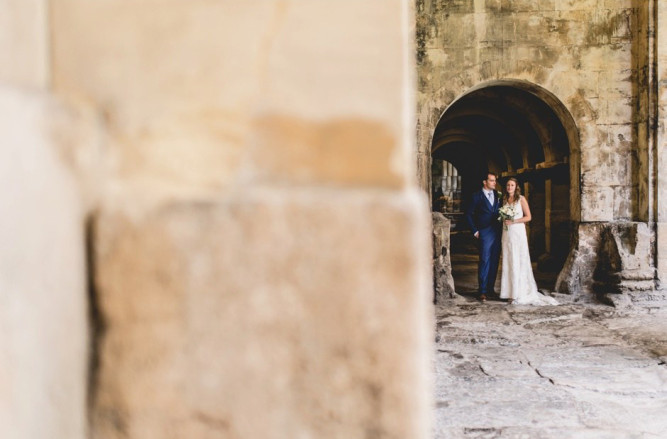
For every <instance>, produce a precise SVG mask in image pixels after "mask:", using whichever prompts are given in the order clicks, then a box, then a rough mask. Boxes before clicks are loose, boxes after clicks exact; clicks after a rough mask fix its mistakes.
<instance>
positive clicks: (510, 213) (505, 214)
mask: <svg viewBox="0 0 667 439" xmlns="http://www.w3.org/2000/svg"><path fill="white" fill-rule="evenodd" d="M498 213H499V214H500V216H498V221H502V223H503V229H504V230H507V224H505V220H509V219H514V215H515V214H516V212H515V211H514V206H512V205H510V204H505V205H504V206H503V207H501V208H500V209H499V210H498Z"/></svg>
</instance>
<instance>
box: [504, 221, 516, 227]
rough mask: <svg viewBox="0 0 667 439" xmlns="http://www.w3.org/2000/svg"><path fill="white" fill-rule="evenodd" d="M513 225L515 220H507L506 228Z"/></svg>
mask: <svg viewBox="0 0 667 439" xmlns="http://www.w3.org/2000/svg"><path fill="white" fill-rule="evenodd" d="M512 224H514V220H505V225H506V226H509V225H512Z"/></svg>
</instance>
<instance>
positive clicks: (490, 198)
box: [486, 192, 493, 204]
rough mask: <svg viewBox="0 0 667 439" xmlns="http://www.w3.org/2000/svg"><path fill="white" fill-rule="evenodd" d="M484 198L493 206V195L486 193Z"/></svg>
mask: <svg viewBox="0 0 667 439" xmlns="http://www.w3.org/2000/svg"><path fill="white" fill-rule="evenodd" d="M486 198H488V199H489V203H491V204H493V193H492V192H487V193H486Z"/></svg>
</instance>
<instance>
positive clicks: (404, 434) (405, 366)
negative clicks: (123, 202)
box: [93, 190, 433, 439]
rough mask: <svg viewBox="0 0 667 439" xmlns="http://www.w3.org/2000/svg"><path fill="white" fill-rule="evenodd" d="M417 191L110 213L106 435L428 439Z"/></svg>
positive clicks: (282, 196) (102, 402) (103, 252)
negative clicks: (137, 213)
mask: <svg viewBox="0 0 667 439" xmlns="http://www.w3.org/2000/svg"><path fill="white" fill-rule="evenodd" d="M421 212H425V205H424V203H423V199H422V198H421V197H420V196H418V194H416V193H409V194H401V193H385V194H378V193H373V194H363V193H358V192H353V191H349V192H343V191H340V192H338V191H331V190H329V191H324V190H321V191H304V192H301V193H295V192H294V191H287V192H281V191H269V192H262V193H255V194H246V196H245V197H244V198H243V199H235V200H227V201H220V202H210V203H209V202H200V203H196V202H179V203H172V204H169V205H166V206H163V207H161V208H158V209H156V210H153V211H150V212H148V213H147V214H146V215H145V216H143V217H141V218H138V219H132V217H129V216H127V215H125V214H123V213H120V212H111V211H108V212H103V213H102V214H101V215H100V217H99V218H98V221H97V227H96V243H97V246H96V267H97V271H96V274H95V277H96V288H97V293H98V297H99V303H100V307H101V309H100V311H101V315H102V317H103V320H104V323H105V327H106V331H105V333H104V335H103V338H102V339H101V341H100V344H99V352H100V369H99V376H98V377H97V379H98V381H97V382H98V383H99V388H98V392H97V394H96V400H95V403H94V407H93V420H94V423H93V425H94V429H95V431H94V433H95V435H96V436H95V437H100V438H120V437H125V438H141V439H152V438H156V439H157V438H165V437H197V438H205V437H211V438H213V437H226V438H230V439H231V438H239V439H240V438H243V439H252V438H257V439H259V438H261V439H271V438H276V439H278V438H281V439H282V438H297V437H317V438H342V437H344V438H350V439H354V438H359V439H361V438H367V437H382V438H396V439H404V438H419V439H422V438H426V437H427V436H428V432H429V429H428V422H427V419H428V416H429V415H428V413H429V411H430V406H429V403H428V401H429V390H428V381H429V380H428V376H429V374H430V370H431V369H430V368H431V364H430V362H429V360H428V358H429V352H430V350H431V344H430V343H431V341H432V335H431V331H432V313H433V310H432V308H431V302H432V288H431V282H430V279H429V278H430V270H429V258H428V245H429V243H428V239H427V238H428V235H427V234H426V233H424V232H425V231H426V230H428V219H427V218H426V217H425V216H423V215H422V214H421Z"/></svg>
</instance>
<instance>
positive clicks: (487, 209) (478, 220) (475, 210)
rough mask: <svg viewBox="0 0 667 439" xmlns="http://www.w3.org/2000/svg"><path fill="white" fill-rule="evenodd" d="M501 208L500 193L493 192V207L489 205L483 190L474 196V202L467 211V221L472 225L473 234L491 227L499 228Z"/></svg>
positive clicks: (472, 201)
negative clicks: (499, 211)
mask: <svg viewBox="0 0 667 439" xmlns="http://www.w3.org/2000/svg"><path fill="white" fill-rule="evenodd" d="M499 208H500V199H499V198H498V193H497V192H496V191H493V205H491V204H490V203H489V200H488V199H487V198H486V195H485V194H484V191H483V190H479V191H477V192H475V193H474V194H472V200H471V201H470V205H469V206H468V209H467V210H466V220H467V221H468V224H469V225H470V229H471V230H472V233H473V234H474V233H476V232H477V231H479V230H480V229H485V228H487V227H490V226H498V225H499V224H500V223H499V222H498V209H499Z"/></svg>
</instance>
